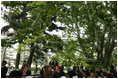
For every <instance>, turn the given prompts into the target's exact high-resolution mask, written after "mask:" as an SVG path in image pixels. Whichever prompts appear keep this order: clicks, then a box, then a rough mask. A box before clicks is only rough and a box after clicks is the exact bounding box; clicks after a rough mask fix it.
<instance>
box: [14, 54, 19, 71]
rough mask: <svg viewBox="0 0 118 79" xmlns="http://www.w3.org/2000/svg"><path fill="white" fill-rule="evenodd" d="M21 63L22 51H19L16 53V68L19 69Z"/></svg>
mask: <svg viewBox="0 0 118 79" xmlns="http://www.w3.org/2000/svg"><path fill="white" fill-rule="evenodd" d="M19 63H20V53H17V55H16V66H15V67H16V69H19Z"/></svg>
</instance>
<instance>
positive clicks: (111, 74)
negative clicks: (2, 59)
mask: <svg viewBox="0 0 118 79" xmlns="http://www.w3.org/2000/svg"><path fill="white" fill-rule="evenodd" d="M49 65H54V63H53V62H52V61H51V62H50V63H49ZM44 66H45V65H44ZM64 68H65V67H64V66H63V65H61V66H59V65H58V63H57V62H56V65H55V68H54V69H53V70H52V72H51V76H49V77H47V76H46V75H45V72H44V67H42V69H41V70H40V74H39V75H37V76H32V74H31V71H30V70H28V71H27V72H26V76H23V72H22V71H21V70H13V71H11V73H10V74H9V78H117V70H116V69H115V67H114V64H112V65H111V69H110V70H108V69H104V70H103V69H100V68H95V69H90V68H88V67H84V66H83V64H81V66H80V67H79V66H78V65H77V66H75V64H74V66H73V67H72V68H70V67H67V72H66V73H65V71H64Z"/></svg>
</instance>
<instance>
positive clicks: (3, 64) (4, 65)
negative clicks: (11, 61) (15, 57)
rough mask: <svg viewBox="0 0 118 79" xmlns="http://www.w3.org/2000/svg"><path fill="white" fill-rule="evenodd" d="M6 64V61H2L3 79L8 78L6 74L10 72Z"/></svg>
mask: <svg viewBox="0 0 118 79" xmlns="http://www.w3.org/2000/svg"><path fill="white" fill-rule="evenodd" d="M6 64H7V62H6V61H5V60H3V61H2V67H1V78H6V73H7V71H8V68H7V67H6Z"/></svg>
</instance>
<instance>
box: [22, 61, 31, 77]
mask: <svg viewBox="0 0 118 79" xmlns="http://www.w3.org/2000/svg"><path fill="white" fill-rule="evenodd" d="M29 69H30V67H29V64H28V62H27V63H26V65H25V67H24V69H23V75H26V72H27V70H29Z"/></svg>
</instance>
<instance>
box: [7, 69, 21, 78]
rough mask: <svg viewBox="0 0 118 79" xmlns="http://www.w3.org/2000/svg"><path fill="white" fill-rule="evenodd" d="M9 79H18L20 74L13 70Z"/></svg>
mask: <svg viewBox="0 0 118 79" xmlns="http://www.w3.org/2000/svg"><path fill="white" fill-rule="evenodd" d="M9 77H10V78H20V73H19V71H17V70H13V71H11V73H10V75H9Z"/></svg>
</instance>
